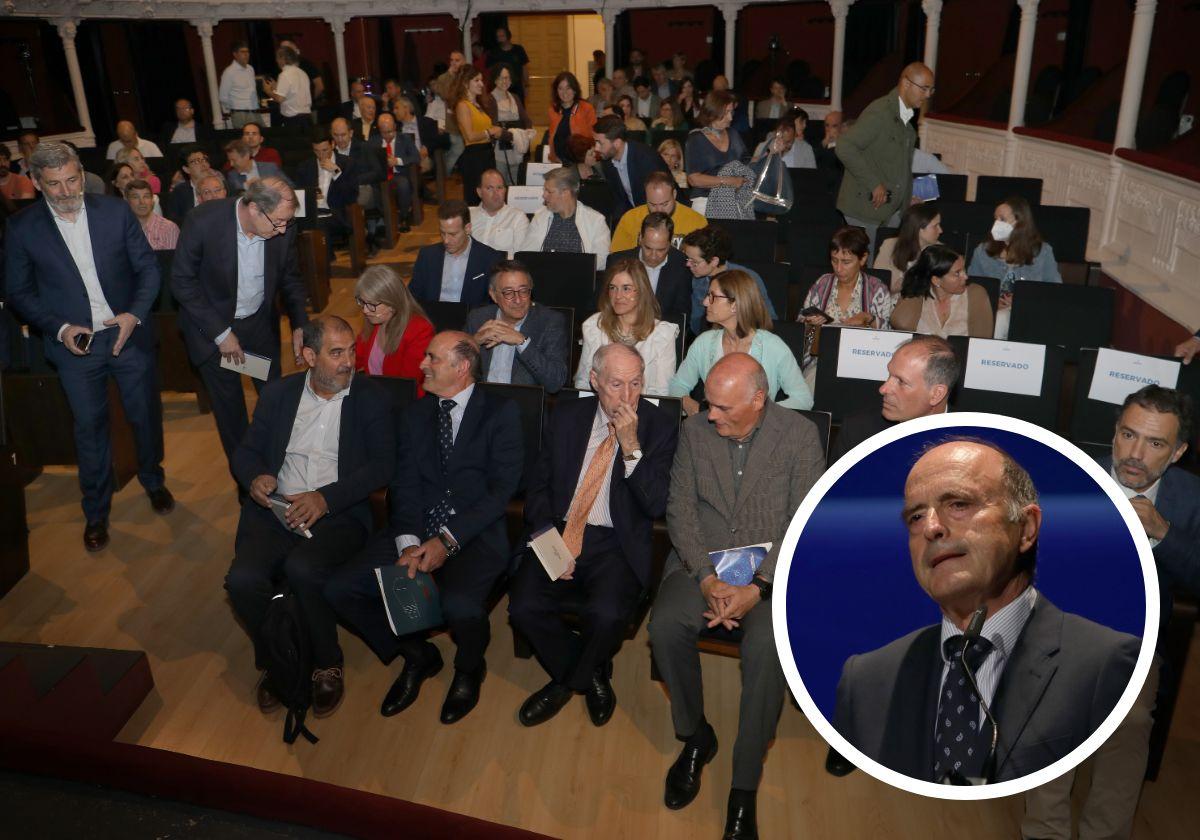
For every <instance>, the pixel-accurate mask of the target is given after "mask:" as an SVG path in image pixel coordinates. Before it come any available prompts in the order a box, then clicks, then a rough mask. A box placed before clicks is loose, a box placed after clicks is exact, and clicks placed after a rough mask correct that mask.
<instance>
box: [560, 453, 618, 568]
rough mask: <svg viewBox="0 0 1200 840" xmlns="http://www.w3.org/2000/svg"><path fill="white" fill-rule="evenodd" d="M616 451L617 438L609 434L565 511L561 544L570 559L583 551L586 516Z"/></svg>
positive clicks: (602, 483)
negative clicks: (565, 520) (565, 516)
mask: <svg viewBox="0 0 1200 840" xmlns="http://www.w3.org/2000/svg"><path fill="white" fill-rule="evenodd" d="M616 451H617V436H616V435H614V434H613V433H612V432H609V434H608V437H606V438H605V439H604V442H603V443H601V444H600V448H599V449H597V450H596V454H595V455H593V456H592V463H590V464H588V468H587V472H586V473H584V474H583V483H582V484H580V485H579V490H577V491H576V492H575V498H574V499H573V500H572V501H571V509H570V510H569V511H567V527H566V528H565V529H563V542H564V543H566V545H567V549H568V550H569V551H570V552H571V556H572V557H578V556H579V555H580V553H581V552H582V551H583V529H584V528H585V527H586V526H587V519H588V514H589V513H591V512H592V505H594V504H595V503H596V497H597V496H598V495H600V488H601V487H602V486H603V485H604V477H605V476H606V475H608V471H609V470H610V469H612V461H613V453H614V452H616Z"/></svg>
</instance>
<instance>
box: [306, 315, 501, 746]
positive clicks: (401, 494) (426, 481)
mask: <svg viewBox="0 0 1200 840" xmlns="http://www.w3.org/2000/svg"><path fill="white" fill-rule="evenodd" d="M421 372H422V374H424V377H425V381H424V388H425V397H424V398H423V399H421V400H419V401H417V402H416V403H414V404H413V405H412V406H411V407H409V408H408V409H407V410H405V412H404V414H403V415H402V416H401V419H400V433H399V438H398V441H397V461H396V472H395V476H394V478H393V480H392V484H391V486H390V487H389V488H388V501H389V506H390V510H389V516H388V520H389V521H388V527H387V528H386V529H384V530H383V531H381V532H379V533H377V534H375V535H374V536H373V537H372V538H371V541H370V542H369V543H368V544H367V547H366V548H365V549H364V550H363V551H362V552H361V553H360V554H359V556H358V557H357V558H356V559H355V560H354V561H353V563H352V564H351V565H350V566H349V567H347V568H346V569H345V570H344V571H343V572H342V573H340V574H338V575H337V576H335V577H334V578H333V579H331V580H330V581H329V584H328V585H327V586H326V587H325V597H326V598H327V599H328V600H329V602H330V603H331V604H332V605H333V608H334V610H336V611H337V613H338V615H340V616H341V617H342V619H344V620H345V621H346V622H347V623H349V624H350V625H352V626H353V627H354V628H355V629H357V630H358V631H359V633H361V634H362V636H363V638H364V639H366V640H367V643H368V644H370V646H371V648H372V649H373V650H374V651H375V653H376V654H377V655H378V656H379V658H380V659H382V660H383V661H384V662H390V661H391V660H392V659H394V658H395V657H396V656H397V655H399V656H403V657H404V669H403V670H402V671H401V672H400V676H399V677H397V678H396V682H395V684H393V685H392V687H391V689H390V690H389V691H388V693H387V696H386V697H384V700H383V706H382V708H381V710H380V711H381V713H382V714H383V715H384V716H385V717H390V716H391V715H394V714H397V713H398V712H401V711H403V710H404V709H406V708H408V707H409V706H410V705H412V703H413V702H414V701H415V700H416V699H417V693H418V691H419V690H420V687H421V683H422V682H424V681H425V680H426V679H428V678H429V677H431V676H433V675H434V674H436V673H437V672H438V671H440V670H441V669H442V656H441V654H440V653H439V652H438V649H437V648H436V647H434V646H433V645H432V644H430V643H429V641H428V640H427V639H426V634H424V633H419V634H411V635H407V636H400V637H397V636H396V635H395V634H393V633H392V631H391V628H390V626H389V625H388V620H387V614H386V611H385V610H384V606H383V600H382V598H381V597H380V594H379V587H378V585H377V583H376V580H375V569H376V568H379V567H382V566H388V565H392V564H395V565H400V566H407V567H408V568H409V569H413V570H416V571H421V572H429V573H432V575H433V579H434V581H435V582H436V583H437V586H438V591H439V593H440V595H441V605H442V614H443V615H444V616H445V618H446V623H447V624H448V625H449V627H450V632H451V634H452V635H453V638H454V642H455V644H456V645H457V646H458V650H457V652H456V653H455V657H454V679H453V680H451V682H450V691H449V693H448V694H447V695H446V700H445V702H444V703H443V704H442V713H441V721H442V723H454V722H455V721H458V720H461V719H462V718H463V717H465V716H466V715H467V714H468V713H469V712H470V711H471V710H472V709H474V708H475V704H476V703H478V702H479V688H480V685H481V684H482V683H483V678H484V676H485V674H486V670H487V669H486V665H485V663H484V658H483V655H484V652H485V651H486V650H487V646H488V641H489V640H490V635H491V632H490V626H489V624H488V615H487V604H486V602H487V597H488V594H489V593H490V592H491V591H492V588H493V586H494V585H495V583H496V581H497V579H499V577H500V576H501V575H502V574H504V571H505V569H506V568H507V566H508V556H509V546H508V535H507V531H506V528H505V517H504V512H505V508H506V507H507V506H508V502H509V500H510V499H511V498H512V496H513V494H514V493H515V492H516V491H517V487H518V486H519V485H520V482H521V468H522V464H524V458H525V455H524V451H523V446H522V437H521V419H520V416H519V414H518V411H517V406H516V405H515V404H514V403H513V402H512V401H510V400H506V399H503V398H500V397H496V396H493V395H492V394H490V393H488V392H487V391H486V390H484V389H483V388H479V387H477V386H476V383H477V382H478V381H479V345H478V344H476V343H475V339H473V338H471V336H469V335H467V334H466V333H462V332H454V331H447V332H442V333H438V334H437V335H436V336H434V337H433V340H432V341H431V342H429V346H428V347H427V348H426V350H425V360H424V361H423V362H421ZM414 574H415V572H414Z"/></svg>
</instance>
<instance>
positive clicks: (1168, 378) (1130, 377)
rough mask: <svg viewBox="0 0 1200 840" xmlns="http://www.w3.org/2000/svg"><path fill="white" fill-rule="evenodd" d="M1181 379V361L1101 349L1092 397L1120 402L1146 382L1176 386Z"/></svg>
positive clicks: (1093, 379)
mask: <svg viewBox="0 0 1200 840" xmlns="http://www.w3.org/2000/svg"><path fill="white" fill-rule="evenodd" d="M1178 382H1179V362H1177V361H1175V360H1173V359H1156V358H1154V357H1153V356H1141V355H1139V354H1137V353H1122V352H1121V351H1120V350H1110V349H1108V348H1101V349H1100V350H1099V351H1098V352H1097V353H1096V371H1095V373H1093V374H1092V385H1091V387H1090V388H1089V389H1088V399H1089V400H1100V401H1101V402H1106V403H1112V404H1113V405H1121V404H1122V403H1123V402H1125V398H1126V397H1128V396H1129V395H1130V394H1132V393H1133V392H1134V391H1137V390H1138V389H1140V388H1142V387H1144V386H1146V385H1161V386H1162V387H1163V388H1174V387H1175V386H1176V384H1178Z"/></svg>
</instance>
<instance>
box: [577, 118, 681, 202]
mask: <svg viewBox="0 0 1200 840" xmlns="http://www.w3.org/2000/svg"><path fill="white" fill-rule="evenodd" d="M626 130H627V126H626V125H625V124H624V123H623V122H622V121H621V118H620V117H601V118H600V119H598V120H596V126H595V128H594V129H593V136H594V137H595V138H596V153H597V156H598V157H599V159H600V160H601V161H602V163H601V164H600V170H601V172H603V173H604V180H605V181H607V182H608V187H609V189H610V190H611V191H612V194H613V198H614V199H615V202H616V203H615V208H614V216H613V217H614V218H617V216H618V215H621V214H624V213H627V212H628V211H630V210H632V209H633V208H634V207H638V206H640V205H643V204H645V203H646V186H645V184H646V176H647V175H649V174H650V173H651V172H663V173H666V174H669V172H668V170H667V164H666V162H664V161H663V159H662V158H661V157H659V154H658V152H656V151H654V149H652V148H650V147H649V146H647V145H646V144H645V143H641V142H638V141H636V140H627V139H626V138H625V132H626ZM641 130H642V131H644V130H645V128H644V127H643V128H642V129H641Z"/></svg>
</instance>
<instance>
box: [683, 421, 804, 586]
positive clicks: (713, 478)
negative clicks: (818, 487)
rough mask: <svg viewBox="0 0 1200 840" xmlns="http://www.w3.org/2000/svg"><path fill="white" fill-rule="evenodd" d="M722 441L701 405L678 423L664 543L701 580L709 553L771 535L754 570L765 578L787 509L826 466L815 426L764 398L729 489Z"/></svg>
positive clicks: (729, 467)
mask: <svg viewBox="0 0 1200 840" xmlns="http://www.w3.org/2000/svg"><path fill="white" fill-rule="evenodd" d="M729 446H730V444H729V441H728V440H727V439H726V438H723V437H721V436H720V435H718V434H717V430H716V427H714V426H713V425H712V424H711V423H709V422H708V412H707V411H704V412H701V413H700V414H698V415H695V416H693V417H689V418H688V419H687V421H685V422H684V424H683V432H682V434H681V435H680V438H679V448H678V449H676V450H675V463H674V464H673V465H672V467H671V493H670V496H669V497H668V499H667V528H668V530H669V531H670V534H671V544H672V545H674V546H675V551H676V552H677V555H678V560H679V561H680V562H681V563H682V565H683V567H684V568H685V569H687V571H688V572H689V573H690V574H691V575H692V576H693V577H695V578H696V579H697V580H703V579H704V578H705V577H707V576H708V575H710V574H712V572H713V564H712V562H711V561H710V560H709V559H708V552H710V551H719V550H720V549H723V548H736V547H738V546H742V545H753V544H755V543H762V542H773V543H774V544H775V545H774V547H773V548H772V549H771V552H770V553H769V554H768V555H767V558H766V559H765V560H763V564H762V567H761V568H760V569H759V575H760V576H762V577H763V578H765V579H766V580H772V579H773V578H774V576H775V562H776V560H777V559H778V557H779V545H780V543H782V542H783V535H784V533H785V532H786V531H787V527H788V525H789V524H790V523H791V521H792V515H793V514H794V513H795V512H796V508H798V507H799V506H800V501H801V500H802V499H803V498H804V496H805V494H806V493H808V491H809V489H810V488H811V487H812V486H813V484H815V483H816V481H817V479H818V478H819V477H820V475H821V473H822V472H824V471H825V456H824V450H823V449H822V447H821V441H820V438H819V437H818V435H817V427H816V426H814V425H813V424H812V422H810V421H809V420H808V419H807V418H806V417H803V416H801V415H800V414H797V413H796V412H794V411H792V410H791V409H788V408H781V407H780V406H778V405H776V404H775V403H773V402H771V401H768V402H767V404H766V408H765V410H764V413H763V418H762V424H761V425H760V426H759V429H758V432H757V433H756V434H755V436H754V442H753V443H752V444H751V447H750V456H749V458H748V459H747V461H746V468H745V471H744V472H745V475H743V476H742V483H741V488H740V490H739V491H738V492H736V493H735V492H734V482H733V478H734V477H733V461H732V459H731V458H730V453H729ZM664 577H665V574H664Z"/></svg>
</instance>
